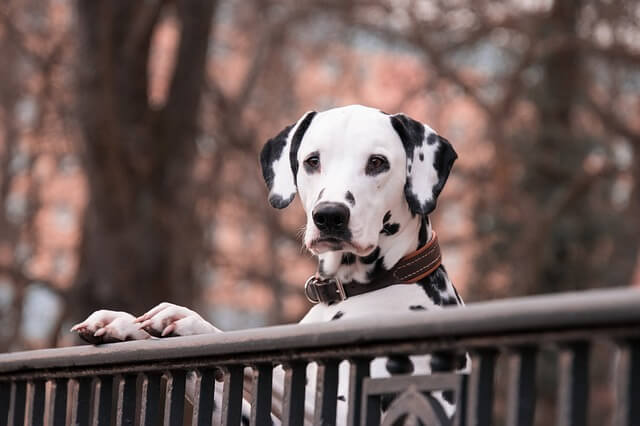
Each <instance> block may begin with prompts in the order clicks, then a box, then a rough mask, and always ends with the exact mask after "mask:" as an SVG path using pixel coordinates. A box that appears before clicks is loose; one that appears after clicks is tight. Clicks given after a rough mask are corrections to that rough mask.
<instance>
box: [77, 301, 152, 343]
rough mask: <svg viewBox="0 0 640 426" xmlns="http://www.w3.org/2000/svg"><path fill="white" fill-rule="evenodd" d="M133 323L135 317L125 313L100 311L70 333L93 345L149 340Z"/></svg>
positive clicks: (148, 336)
mask: <svg viewBox="0 0 640 426" xmlns="http://www.w3.org/2000/svg"><path fill="white" fill-rule="evenodd" d="M134 321H135V317H134V316H133V315H131V314H129V313H127V312H121V311H109V310H106V309H101V310H99V311H95V312H94V313H92V314H91V315H89V317H88V318H87V319H86V320H84V321H82V322H81V323H78V324H76V325H74V326H73V327H71V331H75V332H77V333H78V335H79V336H80V337H81V338H82V340H84V341H86V342H89V343H91V344H94V345H98V344H100V343H114V342H124V341H125V340H142V339H148V338H150V337H151V336H150V335H149V334H148V333H146V332H145V331H144V330H140V329H139V328H138V326H137V324H136V323H135V322H134Z"/></svg>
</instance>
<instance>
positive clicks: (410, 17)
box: [346, 0, 640, 299]
mask: <svg viewBox="0 0 640 426" xmlns="http://www.w3.org/2000/svg"><path fill="white" fill-rule="evenodd" d="M634 4H635V2H632V1H628V2H627V1H619V2H615V4H607V3H602V2H582V1H578V0H576V1H573V0H572V1H562V2H560V1H556V2H549V3H539V4H526V3H525V2H522V3H518V2H515V3H513V4H501V3H496V2H491V1H480V2H476V1H474V2H464V1H463V2H455V3H449V2H428V3H426V2H408V4H406V5H405V4H402V5H398V4H396V3H394V2H379V3H376V4H362V5H361V7H360V8H356V9H353V8H352V9H349V10H348V11H347V12H346V16H347V19H348V20H349V22H351V23H352V24H353V25H355V26H357V27H359V28H362V29H363V30H365V31H369V32H373V33H374V34H378V35H379V36H380V37H382V38H384V39H386V40H388V41H390V42H392V43H396V44H398V43H400V44H401V45H402V46H405V47H406V48H409V49H416V51H417V52H419V54H420V55H421V56H422V57H423V59H424V61H425V63H426V66H427V67H428V69H429V70H431V71H432V72H434V73H435V78H437V79H439V80H442V81H443V82H445V83H446V84H447V85H449V86H453V87H455V88H457V89H461V91H462V94H463V96H465V97H467V98H468V99H470V100H471V101H472V102H474V103H475V104H476V105H477V106H478V108H479V110H480V111H482V112H483V113H484V114H485V116H486V129H487V132H486V136H485V137H486V138H487V139H488V141H489V142H490V144H491V145H492V146H493V152H492V155H491V159H490V161H489V162H484V163H478V164H477V165H476V166H475V167H473V168H472V169H471V170H466V171H464V170H463V171H461V170H460V166H458V168H457V174H460V173H465V174H468V176H467V177H470V178H471V179H472V180H473V182H474V184H475V185H476V187H475V189H474V190H475V191H476V193H477V194H478V196H477V197H474V201H473V204H474V208H473V209H474V212H473V220H474V222H475V223H474V231H475V232H474V234H475V241H473V242H472V241H469V243H470V244H475V245H476V246H477V247H476V253H477V254H476V256H475V262H474V267H473V273H472V274H471V275H470V277H471V279H470V283H469V293H471V299H474V298H486V297H496V296H505V295H513V294H531V293H539V292H550V291H560V290H570V289H585V288H591V287H603V286H616V285H618V286H619V285H626V284H627V283H629V282H630V280H631V278H632V275H633V272H634V265H635V264H636V262H637V259H638V244H639V241H640V238H639V237H640V235H639V232H640V230H639V227H638V224H637V218H638V212H639V211H640V207H639V204H640V196H639V195H640V194H639V193H638V188H637V185H628V182H629V180H631V179H630V175H631V174H632V173H635V175H636V176H637V173H638V172H637V171H632V168H633V169H636V168H637V166H636V165H635V164H636V163H637V161H635V162H634V161H632V160H631V158H633V155H634V153H635V152H637V150H638V148H639V147H640V132H639V131H638V129H637V126H634V125H633V123H634V121H636V118H635V117H633V115H632V114H631V111H629V110H625V109H624V107H622V105H629V106H632V108H637V107H638V106H637V93H638V87H637V84H638V83H637V81H638V78H639V76H638V73H637V70H636V68H635V66H636V65H637V63H638V61H639V60H640V53H639V52H638V51H637V49H635V48H634V45H633V43H632V42H631V40H635V39H636V38H637V37H638V34H640V26H639V25H638V21H637V20H635V21H634V20H633V19H629V16H632V15H636V16H637V13H638V11H637V9H636V8H635V6H634ZM594 29H597V30H598V31H595V32H594ZM636 46H637V45H636ZM634 70H636V71H634ZM621 79H622V80H621ZM623 80H626V81H627V84H628V85H631V86H633V93H634V95H632V96H627V97H626V98H625V93H624V91H622V92H621V91H620V87H621V85H623V84H624V83H623ZM607 84H609V86H610V87H609V88H607V87H606V86H607ZM434 86H435V85H434V83H433V82H432V81H430V82H429V84H428V86H425V87H424V88H422V89H421V91H418V95H416V94H412V95H411V96H412V97H415V96H420V95H425V96H429V89H430V88H433V87H434ZM608 89H612V90H608ZM418 90H420V89H418ZM596 99H597V102H596ZM605 105H606V106H605ZM461 124H462V123H461ZM445 135H446V133H445ZM452 139H453V140H454V143H455V139H454V138H453V137H452ZM454 176H455V173H454ZM636 182H637V181H636Z"/></svg>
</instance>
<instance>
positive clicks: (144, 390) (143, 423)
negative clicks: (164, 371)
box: [137, 373, 162, 426]
mask: <svg viewBox="0 0 640 426" xmlns="http://www.w3.org/2000/svg"><path fill="white" fill-rule="evenodd" d="M161 379H162V375H161V374H160V373H145V374H142V378H141V383H140V384H141V386H140V387H141V389H140V394H141V395H140V407H138V415H137V417H138V423H137V424H138V425H140V426H156V425H157V424H158V423H159V421H160V384H161Z"/></svg>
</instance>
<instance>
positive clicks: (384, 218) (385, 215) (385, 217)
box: [382, 210, 391, 224]
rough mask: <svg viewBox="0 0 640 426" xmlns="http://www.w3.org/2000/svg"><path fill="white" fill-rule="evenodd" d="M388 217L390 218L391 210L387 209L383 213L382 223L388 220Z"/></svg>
mask: <svg viewBox="0 0 640 426" xmlns="http://www.w3.org/2000/svg"><path fill="white" fill-rule="evenodd" d="M389 219H391V210H389V211H388V212H386V213H385V214H384V217H383V218H382V223H383V224H384V223H387V222H389Z"/></svg>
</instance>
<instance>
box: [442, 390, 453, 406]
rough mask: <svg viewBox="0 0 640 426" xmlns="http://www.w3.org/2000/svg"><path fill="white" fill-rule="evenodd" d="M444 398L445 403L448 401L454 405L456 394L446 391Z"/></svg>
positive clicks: (443, 394)
mask: <svg viewBox="0 0 640 426" xmlns="http://www.w3.org/2000/svg"><path fill="white" fill-rule="evenodd" d="M442 398H444V400H445V401H447V402H448V403H449V404H453V403H454V402H455V401H454V399H453V398H454V393H453V391H452V390H451V389H449V390H446V391H442Z"/></svg>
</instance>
